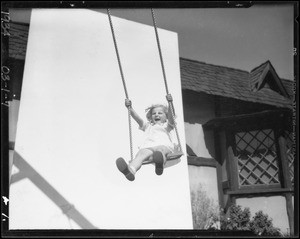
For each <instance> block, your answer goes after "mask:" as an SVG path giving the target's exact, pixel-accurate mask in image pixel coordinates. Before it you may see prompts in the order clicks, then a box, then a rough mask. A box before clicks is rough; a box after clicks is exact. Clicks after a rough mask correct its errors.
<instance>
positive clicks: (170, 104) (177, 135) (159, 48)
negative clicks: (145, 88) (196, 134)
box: [151, 8, 182, 152]
mask: <svg viewBox="0 0 300 239" xmlns="http://www.w3.org/2000/svg"><path fill="white" fill-rule="evenodd" d="M151 15H152V20H153V26H154V30H155V36H156V42H157V47H158V52H159V58H160V63H161V68H162V72H163V78H164V83H165V88H166V94H167V95H168V94H169V89H168V83H167V77H166V72H165V67H164V61H163V56H162V51H161V47H160V41H159V36H158V31H157V24H156V20H155V14H154V10H153V8H151ZM169 108H170V109H171V113H172V118H173V121H174V128H175V132H176V137H177V140H178V146H179V151H181V152H182V148H181V143H180V139H179V134H178V129H177V126H176V121H175V111H174V105H173V102H169Z"/></svg>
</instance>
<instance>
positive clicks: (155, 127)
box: [116, 94, 174, 181]
mask: <svg viewBox="0 0 300 239" xmlns="http://www.w3.org/2000/svg"><path fill="white" fill-rule="evenodd" d="M166 98H167V101H168V102H171V101H173V99H172V96H171V94H168V95H167V96H166ZM125 105H126V107H127V108H129V110H130V112H131V116H132V118H133V119H134V120H135V121H136V122H137V123H138V125H139V129H141V130H143V131H144V132H145V140H144V142H143V143H142V145H141V146H140V148H139V151H138V152H137V154H136V156H135V158H134V159H133V160H132V161H131V162H129V164H127V163H126V161H125V160H124V159H123V158H118V159H117V160H116V165H117V167H118V169H119V171H120V172H121V173H123V174H124V175H125V176H126V178H127V179H128V180H130V181H133V180H134V179H135V174H136V172H137V171H138V170H139V169H140V168H141V166H142V164H143V162H145V161H147V160H153V162H154V163H155V172H156V174H157V175H161V174H162V173H163V170H164V164H165V163H166V156H167V155H168V154H169V153H172V152H174V144H173V143H172V141H171V136H170V132H171V130H173V128H174V119H173V116H172V113H171V111H170V110H168V107H166V106H164V105H152V106H151V107H149V108H148V109H147V110H148V112H147V114H146V117H147V119H148V121H149V122H147V123H145V122H144V121H143V119H142V118H141V117H140V116H139V115H138V114H137V113H136V112H135V111H134V109H133V108H132V107H131V101H130V100H128V99H126V100H125Z"/></svg>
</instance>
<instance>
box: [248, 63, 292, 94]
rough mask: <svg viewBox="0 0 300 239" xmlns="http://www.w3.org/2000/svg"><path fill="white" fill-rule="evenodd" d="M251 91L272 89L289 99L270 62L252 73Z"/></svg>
mask: <svg viewBox="0 0 300 239" xmlns="http://www.w3.org/2000/svg"><path fill="white" fill-rule="evenodd" d="M249 78H250V79H249V80H250V86H251V90H252V91H254V92H256V91H259V90H261V89H262V88H265V89H270V90H272V91H274V92H277V93H278V94H280V95H282V96H284V97H286V98H289V94H288V93H287V91H286V89H285V88H284V85H283V83H282V81H281V79H280V78H279V77H278V75H277V73H276V71H275V69H274V67H273V66H272V64H271V62H270V61H267V62H265V63H263V64H262V65H260V66H259V67H257V68H255V69H253V70H252V71H251V72H250V77H249Z"/></svg>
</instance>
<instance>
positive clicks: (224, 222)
mask: <svg viewBox="0 0 300 239" xmlns="http://www.w3.org/2000/svg"><path fill="white" fill-rule="evenodd" d="M220 222H221V230H250V231H252V232H253V233H254V234H255V235H258V236H282V233H281V231H280V229H279V228H277V227H274V226H273V222H272V219H271V218H269V216H268V215H267V214H264V213H263V212H262V211H258V212H256V213H255V215H254V217H252V219H251V214H250V210H249V208H247V207H246V208H244V209H242V207H241V206H240V205H231V206H230V207H229V208H228V210H227V213H226V214H224V213H223V214H222V215H220Z"/></svg>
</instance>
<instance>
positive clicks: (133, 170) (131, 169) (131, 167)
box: [128, 165, 136, 174]
mask: <svg viewBox="0 0 300 239" xmlns="http://www.w3.org/2000/svg"><path fill="white" fill-rule="evenodd" d="M128 168H129V170H130V171H131V172H132V173H133V174H135V173H136V169H135V168H134V167H133V166H131V165H128Z"/></svg>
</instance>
